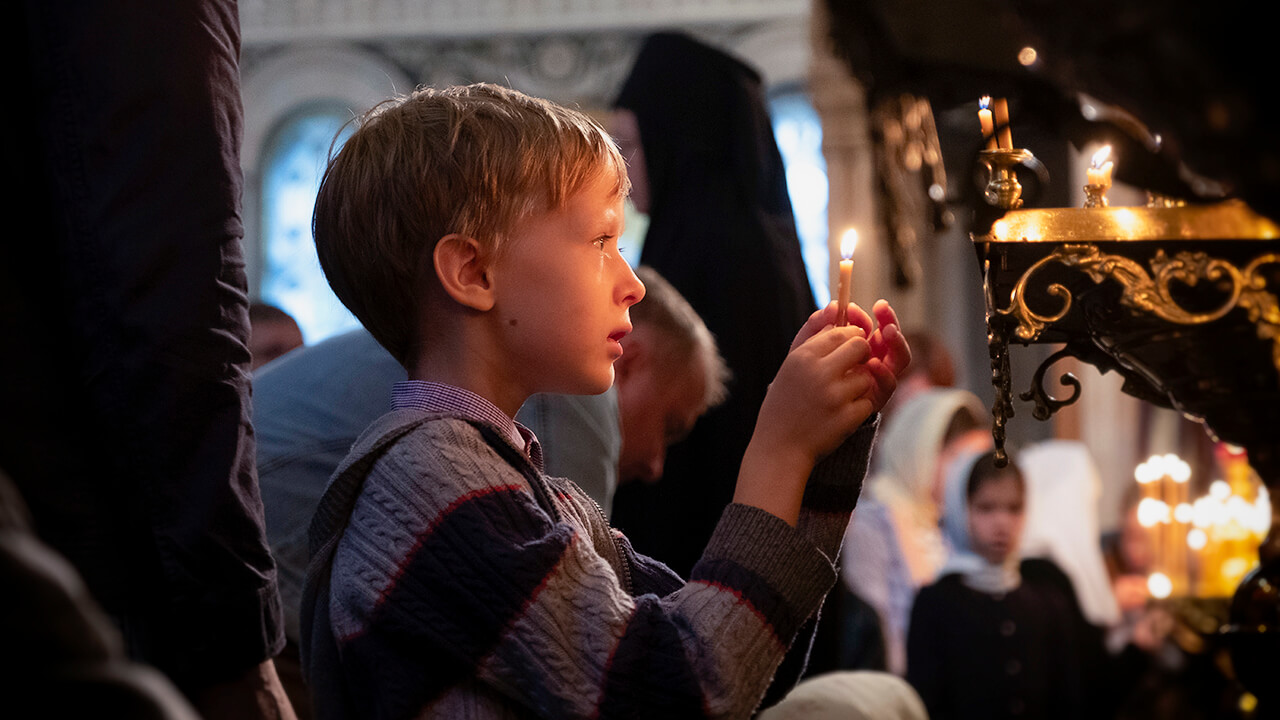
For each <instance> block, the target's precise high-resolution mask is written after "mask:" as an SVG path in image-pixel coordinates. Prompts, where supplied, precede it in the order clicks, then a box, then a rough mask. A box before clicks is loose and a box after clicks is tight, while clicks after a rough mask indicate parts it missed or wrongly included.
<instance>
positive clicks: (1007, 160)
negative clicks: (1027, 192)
mask: <svg viewBox="0 0 1280 720" xmlns="http://www.w3.org/2000/svg"><path fill="white" fill-rule="evenodd" d="M1033 157H1034V156H1033V155H1032V154H1031V151H1030V150H1023V149H1021V148H1014V149H1012V150H1006V149H1003V148H997V149H994V150H982V151H981V152H979V153H978V159H979V160H980V161H981V162H982V164H983V165H984V166H986V168H987V174H988V176H989V177H990V180H988V182H987V188H986V191H985V192H984V197H985V198H986V200H987V203H988V204H990V205H992V206H993V207H998V208H1001V209H1003V210H1016V209H1018V208H1020V207H1022V184H1021V183H1019V182H1018V173H1017V172H1015V171H1014V168H1015V167H1017V166H1019V165H1021V164H1022V163H1024V162H1026V161H1028V160H1031V159H1032V158H1033Z"/></svg>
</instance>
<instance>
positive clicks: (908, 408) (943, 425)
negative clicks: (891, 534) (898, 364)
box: [870, 388, 987, 520]
mask: <svg viewBox="0 0 1280 720" xmlns="http://www.w3.org/2000/svg"><path fill="white" fill-rule="evenodd" d="M961 410H968V411H970V412H972V413H973V416H974V417H977V418H982V417H986V414H987V410H986V408H985V407H983V405H982V400H980V399H979V398H978V396H977V395H974V394H973V393H971V392H969V391H968V390H960V389H956V388H932V389H929V390H924V391H921V392H919V393H917V394H916V395H914V396H913V397H912V398H911V399H910V400H908V401H907V402H906V403H904V404H903V405H902V407H900V408H898V409H897V410H896V411H894V413H893V414H892V415H890V416H889V419H888V422H886V423H885V428H884V432H883V433H882V434H881V436H880V438H879V440H878V441H877V442H876V451H875V454H874V456H873V457H872V462H873V463H874V473H873V475H872V479H871V483H870V485H871V489H872V491H873V492H874V493H875V495H876V497H877V498H878V499H880V501H881V502H884V503H886V504H892V503H895V502H908V503H912V504H917V505H929V506H930V507H932V505H933V500H932V498H931V497H930V494H931V492H932V489H933V477H934V468H935V467H936V465H937V463H938V455H939V454H940V453H941V452H942V443H943V435H944V434H945V433H946V432H947V427H948V426H950V425H951V420H952V419H953V418H954V417H955V416H956V414H957V413H959V412H960V411H961ZM934 513H935V514H934V519H935V520H936V517H937V516H936V509H935V510H934Z"/></svg>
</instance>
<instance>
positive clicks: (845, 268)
mask: <svg viewBox="0 0 1280 720" xmlns="http://www.w3.org/2000/svg"><path fill="white" fill-rule="evenodd" d="M857 247H858V231H857V230H856V229H854V228H849V229H848V230H845V231H844V234H843V235H841V236H840V258H841V260H840V278H839V280H840V281H839V285H838V292H837V293H836V297H837V300H836V325H839V326H842V327H843V326H844V325H848V324H849V298H850V296H851V294H852V293H853V251H854V249H855V248H857Z"/></svg>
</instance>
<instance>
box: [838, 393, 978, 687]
mask: <svg viewBox="0 0 1280 720" xmlns="http://www.w3.org/2000/svg"><path fill="white" fill-rule="evenodd" d="M986 417H987V412H986V408H985V407H984V406H983V404H982V401H981V400H980V399H979V398H978V396H977V395H974V394H973V393H971V392H969V391H967V390H959V389H951V388H945V389H944V388H939V389H930V390H924V391H921V392H919V393H918V394H916V395H914V396H912V397H911V399H910V400H908V401H907V402H906V403H905V404H903V405H902V406H901V407H899V408H898V409H897V410H895V412H894V413H893V414H892V415H891V416H890V417H889V419H888V421H887V422H886V424H885V428H884V432H883V433H882V435H881V437H880V439H879V440H878V442H877V444H876V449H875V453H874V454H873V456H872V462H873V463H874V472H873V475H872V478H871V480H870V481H869V482H868V484H867V491H866V492H865V493H863V496H862V498H861V499H860V500H859V501H858V508H857V510H856V511H855V512H854V516H853V521H852V522H851V523H850V525H849V530H848V532H847V533H846V535H845V542H844V549H843V551H842V556H841V572H842V574H843V577H844V581H845V584H846V586H847V587H848V590H849V591H850V592H851V593H853V594H854V595H855V596H857V598H858V599H859V600H861V601H862V602H863V603H865V605H869V606H870V607H871V608H873V609H874V610H875V614H876V616H877V619H878V621H879V626H880V629H881V631H882V633H883V635H884V648H885V666H884V668H879V669H887V670H889V671H890V672H892V673H895V674H897V675H902V674H904V673H905V672H906V636H907V624H908V621H909V619H910V613H911V603H912V600H913V599H914V598H915V593H916V591H917V590H918V589H919V588H920V587H921V586H922V585H925V584H927V583H930V582H932V581H933V580H934V578H935V577H936V576H937V572H938V570H939V568H941V566H942V563H943V561H944V560H945V559H946V556H947V548H946V544H945V542H944V541H943V539H942V534H941V532H940V530H939V528H938V520H939V517H940V513H941V504H942V503H941V500H942V498H941V494H940V490H941V483H940V478H941V472H942V469H943V468H944V467H945V466H946V465H947V464H948V461H949V459H950V458H953V457H954V456H955V455H957V454H959V453H961V452H963V451H965V450H968V449H985V448H987V447H989V446H990V445H991V443H992V440H991V434H990V430H989V427H990V426H989V424H988V423H987V420H986ZM845 621H846V625H847V626H852V625H855V624H857V623H854V622H850V618H847V617H846V618H845ZM873 669H875V668H873Z"/></svg>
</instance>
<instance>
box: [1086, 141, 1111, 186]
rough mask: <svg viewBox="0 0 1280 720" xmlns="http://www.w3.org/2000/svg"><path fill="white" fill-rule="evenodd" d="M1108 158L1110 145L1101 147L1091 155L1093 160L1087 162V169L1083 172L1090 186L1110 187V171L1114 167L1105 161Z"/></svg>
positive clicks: (1108, 161)
mask: <svg viewBox="0 0 1280 720" xmlns="http://www.w3.org/2000/svg"><path fill="white" fill-rule="evenodd" d="M1110 156H1111V146H1110V145H1103V146H1102V149H1101V150H1099V151H1098V152H1096V153H1094V154H1093V158H1092V160H1091V161H1090V162H1089V168H1088V169H1087V170H1085V177H1086V178H1087V179H1088V181H1089V184H1090V185H1100V186H1102V187H1111V170H1112V168H1113V167H1114V163H1112V162H1111V161H1110V160H1108V159H1107V158H1109V157H1110Z"/></svg>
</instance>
